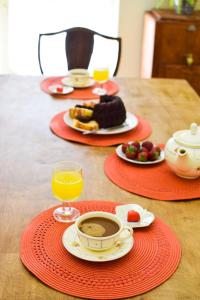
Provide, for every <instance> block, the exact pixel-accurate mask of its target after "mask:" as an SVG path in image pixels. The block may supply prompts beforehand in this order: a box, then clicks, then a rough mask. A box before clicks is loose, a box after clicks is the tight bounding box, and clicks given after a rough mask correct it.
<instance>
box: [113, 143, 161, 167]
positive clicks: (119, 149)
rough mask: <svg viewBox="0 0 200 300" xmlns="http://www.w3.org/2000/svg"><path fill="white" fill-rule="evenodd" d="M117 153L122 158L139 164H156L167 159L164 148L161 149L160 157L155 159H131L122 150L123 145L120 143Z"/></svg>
mask: <svg viewBox="0 0 200 300" xmlns="http://www.w3.org/2000/svg"><path fill="white" fill-rule="evenodd" d="M116 153H117V155H118V156H119V157H120V158H122V159H124V160H126V161H129V162H131V163H132V164H138V165H154V164H158V163H160V162H162V161H163V160H164V159H165V154H164V151H163V150H161V152H160V156H159V158H158V159H157V160H154V161H139V160H136V159H129V158H127V157H126V155H125V154H124V152H123V151H122V145H119V146H118V147H117V148H116Z"/></svg>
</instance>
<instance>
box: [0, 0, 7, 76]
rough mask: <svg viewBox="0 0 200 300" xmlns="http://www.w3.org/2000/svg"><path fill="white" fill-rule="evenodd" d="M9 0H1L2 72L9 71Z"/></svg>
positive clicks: (0, 61)
mask: <svg viewBox="0 0 200 300" xmlns="http://www.w3.org/2000/svg"><path fill="white" fill-rule="evenodd" d="M7 16H8V13H7V0H0V74H2V73H9V66H8V39H7V36H8V35H7V32H8V20H7Z"/></svg>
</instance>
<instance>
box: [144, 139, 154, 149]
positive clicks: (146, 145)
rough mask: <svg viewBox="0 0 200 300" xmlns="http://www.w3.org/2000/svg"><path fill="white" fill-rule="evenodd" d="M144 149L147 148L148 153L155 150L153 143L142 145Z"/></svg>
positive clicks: (147, 142) (148, 142)
mask: <svg viewBox="0 0 200 300" xmlns="http://www.w3.org/2000/svg"><path fill="white" fill-rule="evenodd" d="M142 147H145V148H146V149H147V150H148V151H151V149H152V148H153V143H152V142H150V141H145V142H143V143H142Z"/></svg>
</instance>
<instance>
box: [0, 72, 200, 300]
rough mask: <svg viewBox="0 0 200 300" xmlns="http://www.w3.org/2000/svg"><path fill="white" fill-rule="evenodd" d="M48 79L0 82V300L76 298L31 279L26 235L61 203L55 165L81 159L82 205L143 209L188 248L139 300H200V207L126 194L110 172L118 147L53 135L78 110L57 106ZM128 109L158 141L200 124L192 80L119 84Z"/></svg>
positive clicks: (2, 78) (3, 78)
mask: <svg viewBox="0 0 200 300" xmlns="http://www.w3.org/2000/svg"><path fill="white" fill-rule="evenodd" d="M40 81H41V78H39V77H20V76H14V75H13V76H11V75H4V76H0V127H1V131H0V132H1V135H0V141H1V142H0V143H1V145H0V149H1V150H0V151H1V158H0V168H1V171H0V282H1V284H0V299H2V300H12V299H16V300H27V299H29V300H46V299H48V300H56V299H59V300H61V299H75V298H74V297H71V296H68V295H65V294H62V293H60V292H58V291H56V290H53V289H51V288H49V287H48V286H46V285H44V284H43V283H42V282H40V281H39V280H38V279H37V278H36V277H34V276H33V275H32V274H31V273H29V272H28V271H27V270H26V269H25V267H24V266H23V265H22V263H21V261H20V258H19V241H20V236H21V233H22V231H23V229H24V228H25V227H26V226H27V225H28V223H29V222H30V220H31V219H32V218H33V217H34V216H36V215H37V214H38V213H40V212H41V211H43V210H46V209H47V208H49V207H52V206H54V205H56V204H57V201H56V200H55V199H54V198H53V196H52V195H51V185H50V180H51V170H52V167H53V165H54V163H55V162H56V161H59V160H68V159H75V160H77V161H79V162H81V164H82V165H83V168H84V175H85V190H84V193H83V194H82V197H81V198H82V199H88V200H89V199H94V200H95V199H96V200H98V199H99V200H100V199H104V200H113V201H118V202H121V201H123V202H127V203H138V204H140V205H142V206H143V207H145V208H147V209H148V210H150V211H152V212H154V214H155V215H156V216H158V217H160V218H161V219H162V220H163V221H164V222H165V223H166V224H168V225H169V226H170V227H171V228H172V229H173V231H174V232H175V233H176V235H177V237H178V238H179V240H180V242H181V245H182V259H181V263H180V265H179V267H178V269H177V271H176V272H175V273H174V274H173V276H172V277H171V278H169V279H168V280H167V281H166V282H165V283H163V284H162V285H160V286H159V287H157V288H155V289H154V290H152V291H150V292H148V293H146V294H144V295H141V296H138V297H135V298H134V299H136V300H139V299H143V300H155V299H162V300H165V299H166V300H168V299H170V300H174V299H177V300H180V299H181V300H189V299H192V300H193V299H195V300H197V299H200V251H199V246H200V234H199V232H200V217H199V216H200V203H199V200H193V201H185V202H184V201H177V202H176V201H158V200H153V199H147V198H145V197H140V196H137V195H134V194H131V193H128V192H126V191H123V190H121V189H120V188H118V187H117V186H115V185H114V184H113V183H111V182H110V181H109V180H108V179H107V178H106V176H105V175H104V172H103V163H104V160H105V158H106V157H107V155H108V154H109V153H112V152H113V151H114V149H115V148H114V147H90V146H85V145H81V144H78V143H72V142H67V141H64V140H62V139H60V138H58V137H57V136H55V135H54V134H52V132H51V131H50V130H49V121H50V119H51V118H52V117H53V116H54V115H55V114H56V113H58V112H61V111H63V110H66V109H67V107H68V106H70V105H72V104H73V105H74V103H75V101H74V100H73V101H70V100H56V99H53V98H51V97H50V96H49V95H47V94H45V93H43V92H42V91H41V90H40V88H39V83H40ZM117 81H118V83H119V85H120V93H119V95H120V96H121V97H122V99H123V100H124V102H125V105H126V108H127V110H128V111H132V112H135V113H137V114H138V115H141V116H142V117H144V118H146V119H148V120H149V121H150V123H151V125H152V128H153V133H152V136H151V140H153V141H154V142H155V143H160V142H163V143H165V142H166V141H167V140H168V138H169V137H170V136H171V135H172V133H173V132H175V131H177V130H180V129H186V128H189V125H190V123H192V122H197V123H198V124H199V123H200V99H199V98H198V96H197V94H196V93H195V92H194V91H193V90H192V88H191V87H190V86H189V85H188V83H187V82H186V81H184V80H183V81H182V80H168V79H167V80H166V79H152V80H139V79H118V80H117Z"/></svg>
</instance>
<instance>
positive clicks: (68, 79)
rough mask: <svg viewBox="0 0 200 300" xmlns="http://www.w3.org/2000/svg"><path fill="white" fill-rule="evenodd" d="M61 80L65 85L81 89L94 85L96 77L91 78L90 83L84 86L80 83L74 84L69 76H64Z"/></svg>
mask: <svg viewBox="0 0 200 300" xmlns="http://www.w3.org/2000/svg"><path fill="white" fill-rule="evenodd" d="M61 81H62V83H63V84H64V85H67V86H71V87H74V88H79V89H82V88H87V87H90V86H93V85H94V83H95V81H94V79H92V78H90V79H89V81H88V83H87V84H85V85H84V86H82V85H81V86H80V84H73V83H72V82H71V79H70V78H69V77H64V78H62V79H61Z"/></svg>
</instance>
